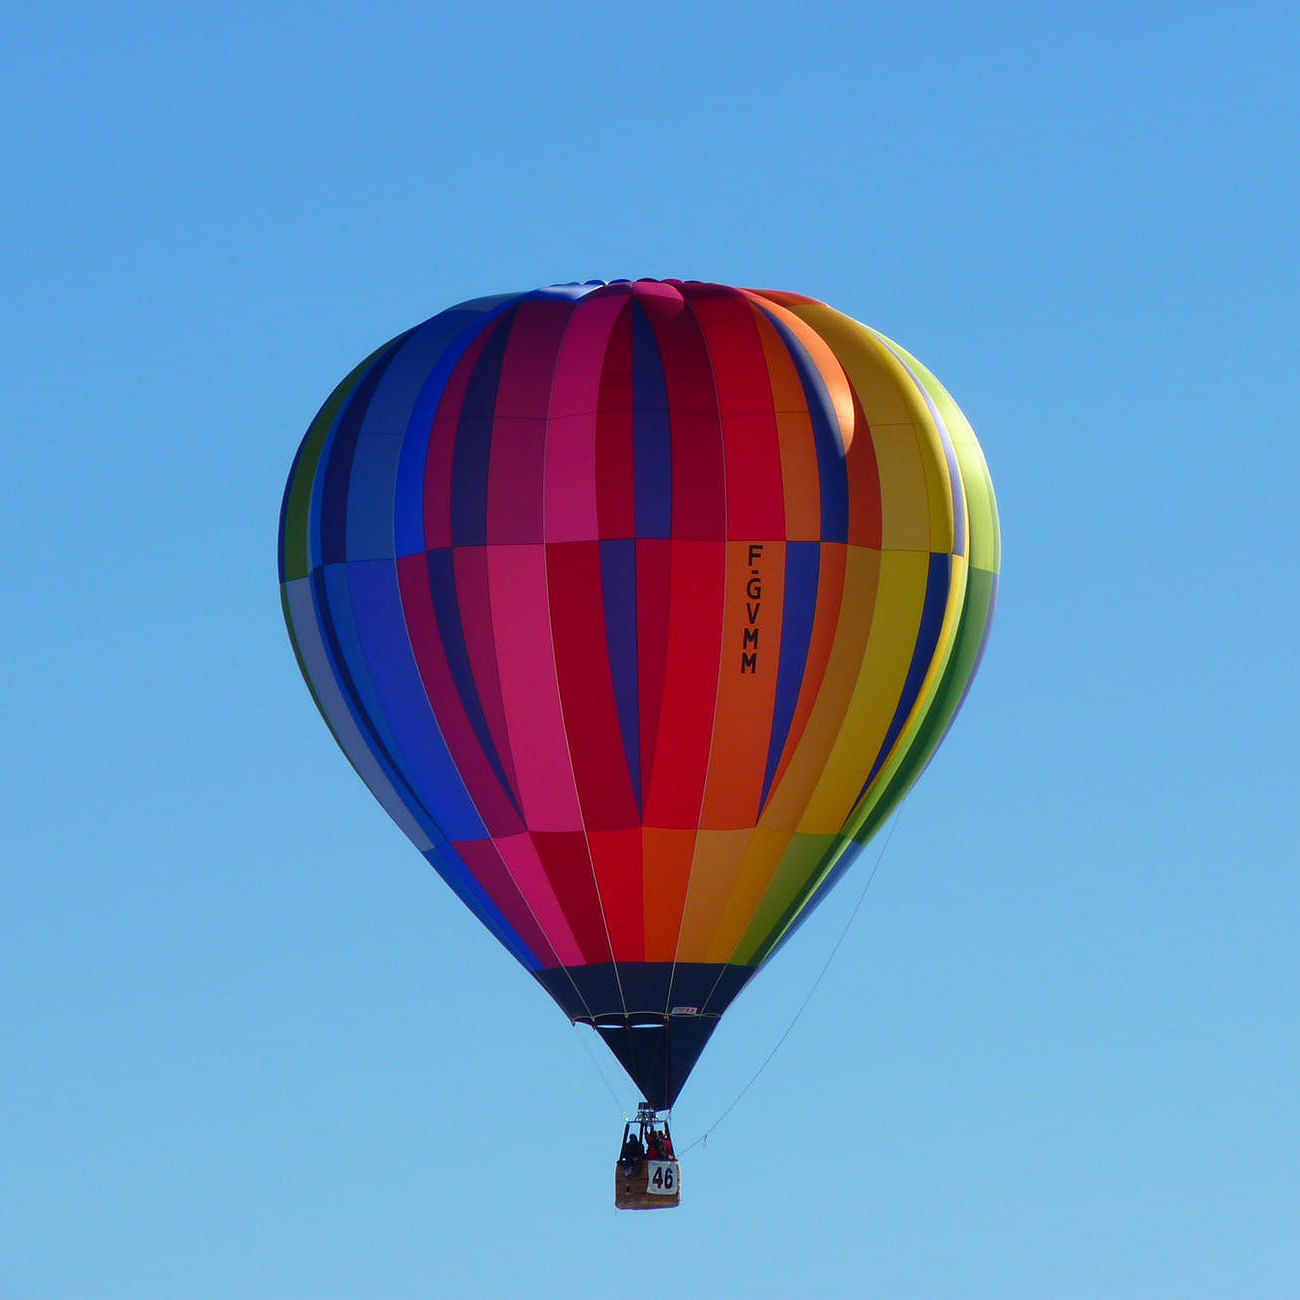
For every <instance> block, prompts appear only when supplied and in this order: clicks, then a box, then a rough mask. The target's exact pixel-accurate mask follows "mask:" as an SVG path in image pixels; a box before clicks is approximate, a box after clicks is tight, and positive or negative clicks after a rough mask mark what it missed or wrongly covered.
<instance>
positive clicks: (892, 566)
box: [799, 551, 930, 834]
mask: <svg viewBox="0 0 1300 1300" xmlns="http://www.w3.org/2000/svg"><path fill="white" fill-rule="evenodd" d="M880 565H881V567H880V587H879V590H878V592H877V595H876V608H875V614H874V617H873V618H872V620H871V635H870V637H868V638H867V651H866V655H865V656H864V658H863V660H862V665H861V672H860V673H859V674H858V679H857V684H856V687H855V689H854V692H853V698H852V700H851V701H850V703H849V707H848V709H847V710H845V713H844V721H843V725H842V726H841V728H840V732H839V736H838V738H837V739H836V742H835V748H834V749H833V750H832V751H831V756H830V759H829V760H828V762H827V764H826V770H825V771H824V772H823V773H822V777H821V780H820V781H819V782H818V784H817V788H816V790H815V791H814V792H813V795H812V797H811V799H809V801H808V807H807V810H806V811H805V813H804V815H803V817H802V819H801V820H800V822H799V829H800V830H801V831H805V832H810V833H814V834H824V833H829V832H834V831H838V830H839V829H840V827H841V826H843V824H844V820H845V818H846V817H848V815H849V813H850V812H851V811H852V809H853V805H854V804H855V803H856V802H857V799H858V794H859V792H860V791H861V789H862V785H863V782H864V781H865V780H866V779H867V773H868V772H870V771H871V764H872V763H873V762H874V761H875V758H876V755H877V754H878V753H879V752H880V746H881V745H882V744H883V743H884V740H885V736H886V735H887V734H888V731H889V724H890V722H891V721H892V719H893V716H894V711H895V710H896V709H897V707H898V701H899V697H900V696H901V695H902V691H903V683H904V681H905V680H906V678H907V670H908V668H909V667H910V666H911V663H912V655H913V653H914V651H915V649H916V636H917V631H918V630H919V628H920V626H921V610H922V608H923V606H924V603H925V586H926V577H927V574H928V571H929V565H930V557H929V555H928V554H918V553H917V552H915V551H893V552H886V553H885V554H883V555H882V556H881V557H880Z"/></svg>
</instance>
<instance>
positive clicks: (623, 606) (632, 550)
mask: <svg viewBox="0 0 1300 1300" xmlns="http://www.w3.org/2000/svg"><path fill="white" fill-rule="evenodd" d="M600 581H601V590H602V592H603V594H604V601H605V646H606V650H607V652H608V654H609V669H610V674H611V676H612V677H613V679H614V703H615V706H616V707H617V709H618V727H619V732H620V733H621V734H622V737H623V752H624V755H625V757H626V759H627V770H628V774H629V775H630V776H631V778H632V790H633V793H634V794H635V795H636V807H637V812H638V813H640V812H641V811H642V803H641V707H640V704H639V703H638V696H637V682H638V673H637V650H636V541H635V540H634V539H633V538H630V537H629V538H625V539H620V540H617V541H609V542H601V544H600Z"/></svg>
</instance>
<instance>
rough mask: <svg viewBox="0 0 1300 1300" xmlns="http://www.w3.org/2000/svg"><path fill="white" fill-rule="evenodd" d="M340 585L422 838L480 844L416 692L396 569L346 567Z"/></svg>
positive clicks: (483, 832) (479, 830) (479, 827)
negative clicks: (417, 808) (422, 826)
mask: <svg viewBox="0 0 1300 1300" xmlns="http://www.w3.org/2000/svg"><path fill="white" fill-rule="evenodd" d="M348 583H349V586H350V588H351V593H352V602H353V607H354V609H355V611H356V622H357V626H358V628H359V629H360V633H361V642H362V649H363V650H364V652H365V657H366V664H367V667H368V669H369V672H370V676H371V678H372V680H373V682H374V684H375V691H376V694H377V697H378V710H379V712H380V713H381V714H382V716H383V719H384V721H385V722H386V724H387V727H388V729H389V733H390V735H391V742H390V745H391V751H392V756H393V759H394V761H395V762H397V763H399V764H400V766H401V770H402V774H403V776H404V777H405V778H406V780H407V782H408V784H409V785H410V786H411V788H412V790H413V791H414V792H415V794H416V795H417V797H418V798H419V800H420V804H421V806H422V810H423V812H424V813H425V818H427V821H428V823H429V827H428V830H429V835H430V838H431V839H433V840H434V842H435V843H436V842H437V838H438V834H439V833H440V834H441V835H442V836H444V837H445V838H446V839H449V840H477V839H485V838H486V837H487V828H486V827H485V826H484V825H483V822H482V820H481V819H480V817H479V815H478V813H477V812H476V811H475V809H474V805H473V804H472V803H471V802H470V798H469V795H468V794H467V793H466V791H465V786H464V783H463V782H462V781H461V779H460V776H459V774H458V773H457V771H456V767H455V765H454V764H453V762H452V760H451V755H450V754H449V753H448V751H447V746H446V744H445V743H444V741H443V738H442V733H441V732H440V731H439V729H438V724H437V720H436V719H435V718H434V716H433V711H432V709H431V708H430V707H429V700H428V697H427V696H426V695H425V692H424V683H423V681H421V679H420V673H419V669H418V667H417V665H416V662H415V656H414V655H413V654H412V652H411V642H410V639H409V637H408V636H407V633H406V623H405V621H404V618H403V614H402V603H401V594H400V590H399V587H398V582H397V570H396V567H395V566H394V564H393V562H392V561H391V560H381V561H372V562H369V563H364V564H349V565H348ZM423 820H425V819H424V818H422V821H423Z"/></svg>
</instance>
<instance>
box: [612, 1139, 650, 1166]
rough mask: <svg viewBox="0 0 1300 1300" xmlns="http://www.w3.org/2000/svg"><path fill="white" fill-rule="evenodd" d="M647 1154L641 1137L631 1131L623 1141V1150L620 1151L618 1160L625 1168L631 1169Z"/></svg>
mask: <svg viewBox="0 0 1300 1300" xmlns="http://www.w3.org/2000/svg"><path fill="white" fill-rule="evenodd" d="M644 1156H645V1149H644V1148H643V1147H642V1145H641V1139H640V1138H639V1137H637V1135H636V1134H635V1133H629V1134H628V1135H627V1138H626V1139H625V1140H624V1142H623V1150H622V1151H620V1152H619V1155H618V1162H619V1164H621V1165H622V1166H623V1167H624V1168H625V1169H628V1170H630V1169H631V1168H632V1167H633V1166H634V1165H637V1164H639V1163H640V1162H641V1160H642V1159H643V1158H644Z"/></svg>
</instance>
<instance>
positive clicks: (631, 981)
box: [537, 961, 755, 1022]
mask: <svg viewBox="0 0 1300 1300" xmlns="http://www.w3.org/2000/svg"><path fill="white" fill-rule="evenodd" d="M754 970H755V968H754V967H752V966H731V965H725V964H723V963H721V962H678V963H676V965H674V963H672V962H670V961H629V962H619V963H618V973H617V976H616V975H615V968H614V965H613V964H612V963H611V962H601V963H598V964H593V965H591V966H568V967H562V968H561V967H556V968H553V969H551V970H544V971H539V972H538V975H537V978H538V980H539V981H540V982H541V984H542V986H543V987H544V988H545V989H546V991H547V992H548V993H549V994H550V995H551V997H553V998H554V999H555V1000H556V1002H558V1003H559V1004H560V1007H561V1009H562V1010H563V1011H564V1013H565V1014H566V1015H567V1016H568V1017H569V1019H570V1020H581V1019H584V1018H589V1017H592V1016H595V1017H596V1018H597V1019H601V1018H607V1017H613V1018H614V1019H616V1020H620V1021H621V1020H622V1019H624V1017H625V1016H629V1015H630V1016H631V1017H632V1019H633V1020H637V1021H640V1022H654V1021H656V1020H660V1019H663V1018H664V1016H665V1015H667V1014H668V1013H669V1012H671V1010H672V1008H673V1007H690V1006H693V1007H697V1008H698V1009H699V1010H700V1011H701V1012H703V1011H704V1010H705V1009H706V1007H707V1010H708V1012H709V1014H711V1015H721V1014H722V1012H723V1011H725V1010H726V1009H727V1007H728V1006H729V1005H730V1004H731V1000H732V998H734V997H735V996H736V994H737V993H739V992H740V990H741V988H742V987H743V986H744V984H745V982H746V981H747V980H748V979H749V978H750V977H751V976H752V975H753V974H754Z"/></svg>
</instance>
